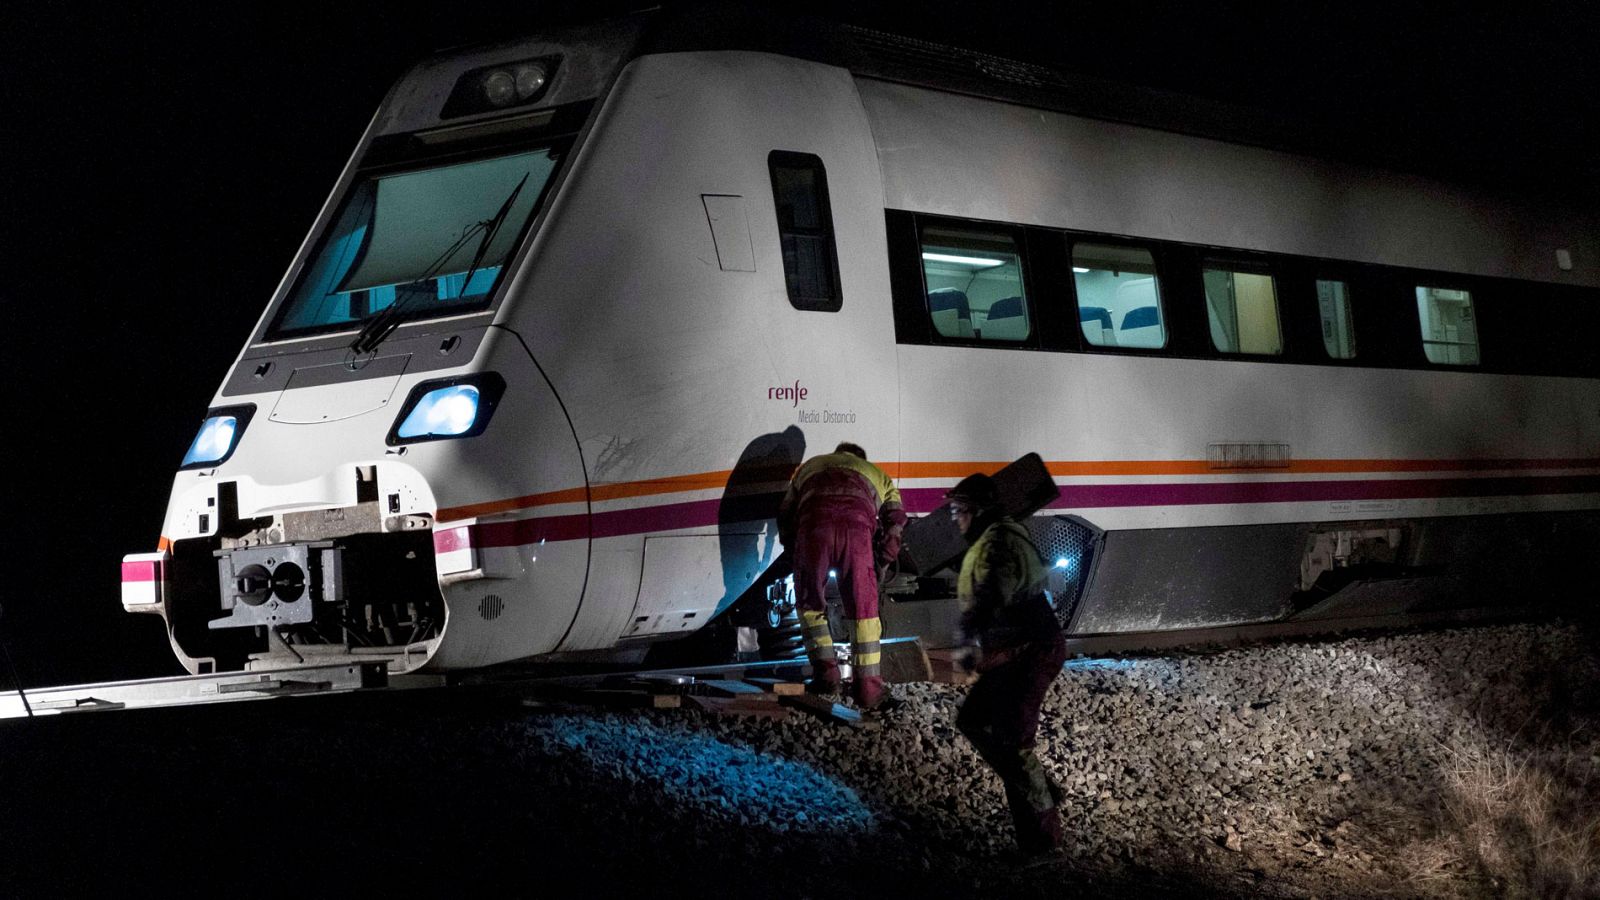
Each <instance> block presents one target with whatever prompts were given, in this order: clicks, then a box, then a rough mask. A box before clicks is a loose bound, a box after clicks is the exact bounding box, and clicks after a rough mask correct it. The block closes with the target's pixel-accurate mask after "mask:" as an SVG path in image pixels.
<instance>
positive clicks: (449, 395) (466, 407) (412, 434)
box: [388, 372, 506, 446]
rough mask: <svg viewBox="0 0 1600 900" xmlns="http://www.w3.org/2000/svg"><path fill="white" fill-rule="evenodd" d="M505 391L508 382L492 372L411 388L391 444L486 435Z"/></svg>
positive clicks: (427, 383)
mask: <svg viewBox="0 0 1600 900" xmlns="http://www.w3.org/2000/svg"><path fill="white" fill-rule="evenodd" d="M505 389H506V383H505V380H504V379H502V378H501V377H500V376H499V375H496V374H494V373H492V372H486V373H483V374H481V375H468V376H464V377H461V378H449V379H445V380H443V381H425V382H423V383H421V384H419V385H417V386H416V387H414V388H412V389H411V395H410V396H409V397H407V398H406V403H405V406H402V407H401V408H400V416H399V418H397V419H396V420H395V425H394V428H393V429H391V430H390V431H389V437H388V443H389V445H390V446H394V445H396V444H413V443H417V442H419V441H440V440H446V439H448V438H463V437H472V436H473V435H477V434H482V433H483V430H484V429H485V428H487V427H489V418H490V417H491V416H492V415H494V408H495V406H496V405H497V404H498V403H499V402H500V395H501V394H503V393H504V392H505Z"/></svg>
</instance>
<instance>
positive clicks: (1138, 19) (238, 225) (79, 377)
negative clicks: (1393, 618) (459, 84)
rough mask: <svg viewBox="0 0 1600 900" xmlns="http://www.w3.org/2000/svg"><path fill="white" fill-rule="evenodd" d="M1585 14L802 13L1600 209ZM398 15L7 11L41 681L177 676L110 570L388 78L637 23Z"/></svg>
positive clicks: (21, 564)
mask: <svg viewBox="0 0 1600 900" xmlns="http://www.w3.org/2000/svg"><path fill="white" fill-rule="evenodd" d="M1417 5H1419V6H1420V5H1421V4H1417ZM1430 5H1434V6H1438V4H1430ZM1461 6H1462V7H1463V8H1464V7H1465V5H1464V4H1462V5H1461ZM1060 7H1066V8H1067V11H1065V12H1063V11H1061V9H1060ZM1587 7H1588V5H1587V4H1580V3H1569V4H1560V5H1544V6H1534V7H1530V6H1527V5H1520V4H1519V5H1517V6H1516V7H1515V8H1512V7H1511V6H1510V5H1507V6H1505V7H1504V8H1503V9H1501V10H1499V11H1491V12H1488V13H1471V14H1469V13H1466V12H1457V13H1451V14H1450V15H1448V16H1441V15H1439V14H1438V13H1434V12H1421V11H1416V10H1414V9H1412V7H1411V6H1410V5H1407V4H1398V3H1393V4H1388V5H1387V6H1384V7H1376V8H1379V9H1383V10H1384V11H1383V12H1382V13H1374V12H1373V11H1372V10H1373V9H1374V7H1372V6H1361V5H1351V4H1316V3H1297V4H1240V3H1212V4H1193V3H1189V4H1180V3H1170V4H1132V3H1115V4H1099V5H1094V6H1090V5H1088V4H1042V3H1029V4H1010V5H999V4H979V3H970V2H967V3H963V2H954V0H928V2H924V3H918V4H914V5H910V4H874V3H871V2H865V0H863V2H855V3H845V2H838V0H828V2H824V3H822V4H820V5H815V6H813V7H812V8H819V9H823V10H827V11H832V12H833V13H835V14H842V15H848V16H849V17H851V18H852V19H853V20H854V21H857V22H860V23H861V24H865V25H868V26H872V27H877V28H882V29H884V30H899V31H903V32H906V33H910V34H914V35H916V36H920V37H924V38H928V39H931V40H939V41H945V42H959V43H964V44H966V45H968V46H972V47H973V48H975V49H981V50H986V51H989V52H994V53H999V54H1003V55H1012V56H1017V57H1021V58H1025V59H1031V60H1035V61H1039V62H1053V63H1055V64H1058V65H1060V66H1062V67H1063V68H1066V69H1068V70H1071V71H1076V72H1080V73H1083V74H1090V75H1097V76H1101V77H1105V78H1111V79H1117V80H1123V81H1130V82H1134V83H1139V84H1144V85H1147V86H1152V87H1157V88H1162V89H1166V90H1172V91H1180V92H1194V93H1197V94H1200V95H1202V96H1207V97H1211V98H1217V99H1226V100H1232V101H1235V102H1239V103H1244V104H1248V105H1252V106H1256V107H1259V108H1262V109H1265V110H1268V111H1271V112H1273V113H1274V114H1276V115H1281V116H1283V117H1285V118H1286V119H1289V120H1293V121H1307V122H1314V123H1317V124H1318V125H1319V126H1321V127H1324V128H1333V129H1338V130H1340V131H1343V132H1346V133H1351V134H1357V135H1361V136H1363V139H1369V140H1370V141H1371V142H1372V143H1371V145H1370V146H1372V147H1375V148H1399V149H1398V150H1395V151H1393V152H1392V153H1391V154H1390V155H1393V156H1397V157H1398V158H1399V161H1400V164H1402V165H1404V166H1406V167H1409V168H1414V169H1417V170H1420V171H1425V172H1427V171H1438V172H1455V173H1460V174H1464V175H1466V176H1468V177H1471V178H1473V179H1476V180H1480V181H1484V182H1487V183H1492V184H1496V185H1500V186H1503V187H1505V188H1507V189H1511V190H1518V191H1538V192H1541V193H1550V194H1554V195H1557V196H1563V195H1564V196H1568V197H1578V198H1582V199H1583V200H1584V201H1585V202H1588V203H1596V202H1600V188H1597V185H1600V154H1597V153H1596V152H1595V151H1594V148H1596V147H1600V115H1597V111H1596V106H1595V103H1596V101H1595V99H1594V98H1595V97H1597V96H1600V63H1597V62H1596V59H1595V56H1594V55H1592V54H1591V53H1590V50H1589V44H1590V43H1591V42H1592V38H1593V37H1594V35H1596V34H1600V29H1597V27H1596V26H1597V25H1600V13H1597V12H1595V11H1592V10H1590V9H1588V8H1587ZM382 8H383V7H382V6H380V5H379V4H371V5H370V6H362V7H355V6H353V5H348V6H347V5H346V4H338V3H322V4H317V5H311V4H272V5H270V6H269V5H267V4H207V5H205V6H199V5H196V7H195V10H194V11H186V10H184V9H183V8H182V7H181V6H180V5H178V4H162V5H155V4H151V5H148V6H135V5H133V4H97V5H85V4H68V3H37V2H35V3H26V2H22V3H13V4H8V5H7V6H6V8H5V10H4V12H0V73H3V74H4V76H5V77H4V81H3V84H0V111H3V116H4V118H3V120H0V121H3V123H4V125H3V127H0V197H4V199H5V202H6V213H7V214H6V215H5V216H4V217H3V221H0V229H3V230H0V239H3V242H4V243H3V246H4V247H5V248H6V250H5V255H4V258H5V261H6V263H7V273H6V277H5V278H4V279H3V280H0V285H3V287H0V310H3V312H4V315H5V326H4V330H3V332H0V334H3V336H4V339H5V342H6V375H7V377H6V378H5V379H4V383H5V386H6V393H5V411H6V417H7V420H8V421H7V426H6V428H5V434H6V438H7V447H8V450H9V451H10V452H9V454H8V455H9V460H10V471H11V478H10V479H9V488H8V494H7V496H8V500H9V503H8V504H7V506H8V515H6V516H5V529H6V531H5V538H6V540H5V547H6V548H7V551H6V556H5V557H4V571H5V572H7V573H8V574H9V575H10V576H11V577H9V578H7V579H6V581H5V588H4V589H0V603H3V604H4V606H5V613H4V616H3V618H0V640H3V641H4V642H5V644H6V645H7V646H8V647H9V648H10V650H11V652H12V655H13V657H14V658H15V659H16V661H17V664H18V667H19V668H20V669H21V670H22V673H23V674H22V677H23V680H24V682H25V683H26V684H28V685H30V686H32V685H39V684H47V683H62V682H67V681H83V680H92V679H105V678H113V677H143V676H150V675H158V674H177V673H178V672H179V670H178V667H177V665H176V663H175V662H174V661H173V660H172V658H171V656H170V653H169V652H168V651H167V649H166V644H165V639H164V637H163V635H162V634H161V631H160V627H159V624H158V621H157V620H156V619H154V618H153V617H132V616H127V615H125V614H124V613H122V612H121V609H120V606H119V603H118V599H117V565H118V562H119V561H120V559H121V557H122V555H123V554H124V553H129V552H137V551H143V550H149V549H153V548H154V545H155V541H156V538H157V537H158V535H159V530H160V523H161V518H162V513H163V509H164V506H165V502H166V495H167V490H168V487H169V485H170V480H171V476H172V471H173V469H174V468H175V467H176V464H177V461H178V459H179V458H180V456H181V455H182V453H183V451H184V449H185V447H186V446H187V444H188V442H189V440H190V438H191V437H192V436H193V430H194V428H195V426H196V425H197V424H198V421H199V418H200V416H201V414H202V413H203V412H204V410H205V407H206V404H207V401H208V400H209V399H210V398H211V395H212V393H213V391H214V390H215V388H216V386H217V385H218V384H219V383H220V381H221V379H222V377H223V375H224V374H225V373H226V371H227V367H228V365H229V364H230V363H231V362H232V360H233V359H234V357H235V356H236V354H237V353H238V351H239V349H240V347H241V345H242V342H243V341H244V339H245V338H246V337H247V333H248V331H249V329H250V327H251V326H252V325H253V324H254V322H255V320H256V318H257V317H258V316H259V314H260V312H261V309H262V306H263V304H264V303H265V302H266V300H267V299H268V297H269V295H270V294H271V292H272V290H273V288H274V287H275V286H276V284H277V281H278V279H279V278H280V276H281V275H282V273H283V271H284V270H285V268H286V267H287V266H288V264H289V262H290V259H291V257H292V255H293V254H294V252H295V250H296V248H297V247H298V246H299V243H300V241H301V240H302V239H303V237H304V236H305V231H306V229H307V228H308V227H309V226H310V224H311V221H312V219H313V217H314V216H315V215H316V212H317V210H318V208H319V207H320V206H321V204H322V203H323V201H324V199H325V197H326V193H327V191H328V190H329V189H330V188H331V187H332V185H333V182H334V179H335V178H336V177H337V175H338V173H339V170H340V169H341V167H342V166H343V165H344V163H345V161H346V159H347V157H348V155H349V153H350V151H351V150H352V149H353V147H354V145H355V143H356V141H357V139H358V138H359V136H360V134H361V132H362V130H363V129H364V128H365V126H366V124H367V122H368V120H369V119H370V117H371V115H372V113H373V111H374V110H375V108H376V106H377V104H378V102H379V101H380V100H381V99H382V96H383V94H384V92H385V91H386V90H387V88H388V86H389V84H390V82H391V81H392V80H393V79H394V78H395V77H397V76H398V75H399V74H400V73H401V72H402V71H403V69H404V68H405V67H406V66H407V65H409V64H410V63H411V62H413V61H415V60H416V59H417V58H419V57H421V56H423V55H425V54H427V53H429V52H430V51H432V50H434V49H439V48H443V47H448V46H453V45H459V44H463V43H475V42H480V41H484V40H490V39H496V38H499V37H504V36H512V35H516V34H519V33H529V32H534V31H537V30H538V29H539V27H540V26H541V24H542V23H544V22H546V21H549V20H551V19H562V18H570V17H572V16H573V15H577V14H581V13H582V12H583V11H588V10H596V9H626V8H628V6H627V5H626V4H615V3H584V4H579V3H572V2H561V3H550V4H540V3H517V4H510V3H500V4H490V3H483V2H478V0H470V2H469V0H458V2H451V3H445V4H433V5H431V7H430V8H429V9H427V10H425V11H420V12H415V13H404V14H398V13H388V12H384V13H380V12H377V11H378V10H380V9H382ZM1045 9H1049V10H1054V11H1053V12H1051V13H1048V14H1045V13H1041V12H1039V10H1045ZM0 685H4V686H6V687H9V686H10V678H9V676H8V675H6V674H4V673H0Z"/></svg>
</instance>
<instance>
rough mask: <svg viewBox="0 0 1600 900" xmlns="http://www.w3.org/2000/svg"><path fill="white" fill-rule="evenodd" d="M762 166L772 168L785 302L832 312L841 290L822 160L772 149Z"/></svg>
mask: <svg viewBox="0 0 1600 900" xmlns="http://www.w3.org/2000/svg"><path fill="white" fill-rule="evenodd" d="M767 168H768V170H769V171H770V172H771V173H772V200H773V203H774V204H775V205H776V207H777V211H778V241H779V244H780V246H781V248H782V251H783V280H784V284H785V286H786V287H787V288H788V291H789V303H790V304H792V305H793V306H794V308H795V309H809V310H820V311H823V312H836V311H838V309H839V307H840V306H841V305H842V303H843V295H842V293H841V291H840V290H839V254H838V251H837V250H836V249H835V248H834V242H833V212H832V210H831V209H830V208H829V206H828V173H827V172H826V171H825V170H824V169H823V168H822V160H821V159H820V158H818V157H816V156H814V155H812V154H810V153H790V152H787V151H784V150H774V151H772V153H770V154H768V156H767Z"/></svg>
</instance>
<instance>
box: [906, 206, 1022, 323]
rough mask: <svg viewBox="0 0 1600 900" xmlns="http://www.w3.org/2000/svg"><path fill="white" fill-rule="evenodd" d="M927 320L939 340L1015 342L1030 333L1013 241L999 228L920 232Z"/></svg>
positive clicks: (931, 228) (933, 228) (939, 227)
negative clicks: (944, 338) (926, 296)
mask: <svg viewBox="0 0 1600 900" xmlns="http://www.w3.org/2000/svg"><path fill="white" fill-rule="evenodd" d="M922 275H923V278H924V281H925V283H926V286H927V289H928V316H929V318H930V319H931V320H932V322H933V328H934V330H935V331H936V332H938V333H939V335H940V336H941V337H947V338H957V339H962V340H972V341H995V342H1001V343H1017V342H1019V341H1025V340H1027V339H1028V336H1029V335H1030V334H1032V332H1033V327H1032V325H1031V323H1030V322H1029V321H1028V301H1027V295H1026V294H1025V293H1024V291H1023V287H1022V256H1021V254H1020V253H1019V252H1018V250H1017V242H1016V239H1015V238H1013V237H1012V236H1011V235H1010V234H1009V233H1007V232H1005V231H1002V230H1000V229H991V228H974V227H965V226H949V225H930V226H927V227H925V228H923V230H922Z"/></svg>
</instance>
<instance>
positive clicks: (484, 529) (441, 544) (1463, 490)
mask: <svg viewBox="0 0 1600 900" xmlns="http://www.w3.org/2000/svg"><path fill="white" fill-rule="evenodd" d="M944 491H945V489H944V488H907V489H905V490H902V491H901V492H900V496H901V498H902V499H903V500H904V501H905V505H906V509H908V510H909V511H911V512H914V513H927V512H932V511H933V510H935V509H937V508H939V506H940V505H942V504H943V503H944ZM1588 493H1600V476H1595V475H1557V476H1511V477H1503V478H1417V479H1388V480H1363V481H1225V482H1204V483H1189V484H1171V483H1163V484H1070V485H1064V486H1063V487H1062V488H1061V496H1060V497H1058V498H1056V500H1055V501H1054V502H1052V503H1051V504H1049V508H1051V509H1104V508H1107V507H1126V506H1197V505H1202V504H1242V503H1304V502H1308V501H1339V500H1419V499H1438V498H1446V497H1503V496H1519V495H1521V496H1543V495H1548V494H1588ZM777 497H778V495H776V494H775V495H773V502H774V504H776V502H777ZM748 501H749V498H748V497H743V498H741V505H744V504H746V503H748ZM721 505H722V501H721V500H695V501H691V502H688V503H664V504H658V505H655V506H644V507H639V508H637V509H619V510H611V511H607V512H599V513H595V514H594V516H593V519H592V522H591V521H589V519H588V518H587V517H585V516H583V515H581V514H580V515H565V516H546V517H544V518H536V519H520V520H518V521H515V522H490V523H484V524H480V525H475V526H472V527H473V533H472V537H471V539H470V540H469V539H468V537H467V534H466V528H465V527H460V528H444V529H441V530H439V531H437V532H435V533H434V536H433V543H434V549H435V550H436V551H437V552H439V553H447V552H449V551H451V550H459V549H461V548H463V547H466V546H469V545H470V546H477V547H513V546H520V545H523V544H537V543H539V542H540V541H570V540H575V539H577V538H582V537H596V538H602V537H618V536H620V535H625V534H645V533H649V532H655V531H672V530H676V529H680V528H701V527H705V526H708V525H715V524H716V523H717V521H718V518H717V513H718V510H719V508H720V507H721ZM591 526H592V528H591Z"/></svg>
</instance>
